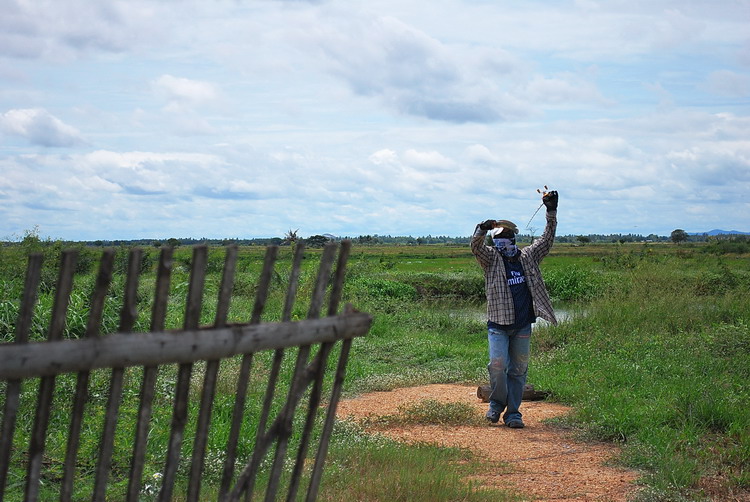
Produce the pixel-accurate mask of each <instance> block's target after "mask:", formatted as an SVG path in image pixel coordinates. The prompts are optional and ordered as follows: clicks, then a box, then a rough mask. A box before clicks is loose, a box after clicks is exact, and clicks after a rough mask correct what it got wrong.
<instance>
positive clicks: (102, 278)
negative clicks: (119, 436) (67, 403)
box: [60, 249, 115, 502]
mask: <svg viewBox="0 0 750 502" xmlns="http://www.w3.org/2000/svg"><path fill="white" fill-rule="evenodd" d="M114 258H115V252H114V250H112V249H106V250H104V251H103V252H102V257H101V259H100V260H99V272H98V273H97V276H96V283H95V285H94V291H93V293H92V294H91V307H90V310H89V317H88V319H87V322H86V332H85V333H84V336H85V337H86V338H92V337H95V336H99V330H100V327H101V321H102V313H103V311H104V302H105V300H106V298H107V292H108V290H109V284H110V282H111V281H112V271H113V269H114V262H115V260H114ZM88 385H89V372H88V371H82V372H80V373H78V376H77V377H76V392H75V397H74V398H73V406H72V410H71V413H70V429H69V431H68V444H67V447H66V450H65V463H64V467H63V480H62V486H61V488H60V501H61V502H67V501H69V500H71V497H72V496H73V480H74V479H75V466H76V460H77V458H78V447H79V442H80V436H81V425H82V423H83V414H84V409H85V405H86V400H87V398H88Z"/></svg>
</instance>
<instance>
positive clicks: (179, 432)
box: [0, 241, 372, 502]
mask: <svg viewBox="0 0 750 502" xmlns="http://www.w3.org/2000/svg"><path fill="white" fill-rule="evenodd" d="M337 250H338V251H339V252H338V259H337V260H336V255H337ZM349 250H350V243H349V242H348V241H344V242H343V243H341V245H340V246H339V245H337V244H336V243H329V244H328V245H326V247H325V248H324V249H323V250H322V253H321V259H320V264H319V268H318V272H317V278H316V280H315V283H314V286H313V289H312V293H311V298H310V303H309V309H308V312H307V318H306V319H304V320H300V321H291V316H292V312H293V305H294V304H295V300H296V296H297V291H298V284H299V282H300V280H299V278H300V270H301V264H302V260H303V257H304V255H303V253H304V247H303V245H301V244H298V245H297V246H296V249H295V253H294V257H293V262H292V266H291V272H290V275H289V277H288V285H287V287H286V289H287V290H286V296H285V301H284V306H283V312H282V314H281V320H280V322H263V323H261V314H262V313H263V311H264V307H265V305H266V302H267V299H268V295H269V290H270V286H271V283H272V278H273V274H274V273H275V272H274V266H275V263H276V259H277V255H278V248H276V247H274V246H271V247H268V248H267V249H266V254H265V258H264V263H263V268H262V272H261V274H260V276H259V279H258V284H257V290H256V295H255V303H254V306H253V310H252V314H251V315H250V320H249V322H248V323H243V324H229V323H228V322H227V316H228V312H229V307H230V300H231V297H232V289H233V284H234V277H235V268H236V264H237V256H238V249H237V247H236V246H229V247H227V248H226V254H225V258H224V266H223V271H222V279H221V284H220V286H219V288H218V302H217V308H216V316H215V321H214V323H213V325H212V326H209V327H205V326H204V327H201V326H199V319H200V314H201V308H202V304H203V297H204V289H205V279H206V265H207V257H208V250H207V248H206V247H205V246H196V247H194V248H193V250H192V260H191V265H190V279H189V285H188V289H187V298H186V304H185V305H186V307H185V314H184V325H183V329H181V330H171V331H167V330H165V318H166V313H167V308H168V302H169V301H170V298H169V297H170V293H169V291H170V279H171V276H172V265H173V250H172V249H171V248H163V249H162V250H161V253H160V257H159V263H158V269H157V271H156V280H155V294H154V301H153V309H152V312H151V322H150V331H148V332H144V333H133V332H132V331H133V328H134V326H135V323H136V321H137V318H138V317H137V316H138V312H137V310H136V306H137V304H138V298H137V296H138V284H139V275H140V264H141V258H142V253H143V251H142V250H141V249H132V250H131V251H130V254H129V262H128V270H127V275H126V279H125V291H124V294H123V299H122V308H121V310H120V321H119V328H118V329H117V332H116V333H112V334H107V335H106V336H102V334H100V329H101V328H100V326H101V322H102V321H101V320H102V313H103V310H104V306H105V302H106V301H107V295H108V291H109V289H110V286H111V282H112V278H113V268H114V261H115V260H114V258H115V253H114V251H113V250H105V251H104V252H103V253H102V256H101V260H100V262H99V271H98V275H97V277H96V282H95V285H94V287H93V292H92V294H91V297H90V303H89V305H90V306H89V309H88V318H87V322H86V329H85V334H84V335H83V336H82V337H80V338H77V339H65V337H64V333H65V326H66V314H67V311H68V306H69V301H70V295H71V290H72V284H73V277H74V271H75V263H76V258H77V253H76V251H64V252H63V253H62V257H61V265H60V268H59V276H58V280H57V288H56V290H55V298H54V304H53V307H52V312H51V320H50V324H49V328H48V336H47V340H46V341H40V342H31V341H29V333H30V330H31V327H32V326H31V325H32V322H33V319H34V308H35V304H36V303H37V300H38V289H39V282H40V275H41V270H42V259H41V256H39V255H32V256H30V257H29V262H28V268H27V271H26V280H25V285H24V291H23V297H22V299H21V304H20V310H19V315H18V322H17V324H16V332H15V340H14V342H13V343H5V344H0V388H1V387H3V386H4V388H5V394H4V403H3V415H2V430H1V431H0V500H4V499H5V500H27V501H35V500H39V499H40V497H41V498H43V499H44V498H46V497H48V496H49V495H40V485H41V484H42V483H48V484H49V483H50V481H49V480H50V478H51V477H53V478H55V476H51V475H50V474H49V472H52V471H54V472H55V473H57V474H56V478H55V479H54V483H53V484H54V486H55V490H57V487H58V486H59V496H56V498H59V500H62V501H69V500H73V499H74V498H78V497H80V489H79V490H78V492H74V488H78V487H77V486H76V485H75V483H76V482H77V478H76V475H77V472H76V471H77V469H80V459H79V447H80V442H81V438H82V433H81V432H82V431H81V429H82V423H83V422H84V418H85V416H86V412H87V403H88V402H89V398H90V396H89V394H90V390H89V386H90V377H91V375H92V372H93V371H94V370H97V369H101V368H110V369H111V370H109V371H110V372H111V373H110V374H111V376H110V380H109V386H108V397H107V398H106V413H105V415H104V417H103V418H102V419H101V423H102V426H101V434H100V435H99V438H98V442H99V446H98V459H97V460H96V462H95V473H92V474H91V476H92V477H93V478H94V481H93V486H92V488H90V494H89V495H87V497H86V498H87V499H90V500H94V501H104V500H114V498H113V497H123V498H125V500H128V501H133V502H135V501H138V500H143V497H144V493H143V490H144V486H146V485H147V484H148V482H149V481H151V480H149V479H145V480H144V479H143V478H144V477H146V476H144V472H143V471H144V459H145V457H146V455H147V446H148V445H149V436H150V435H153V430H154V428H158V427H164V426H166V424H159V423H154V422H153V420H152V404H153V402H154V398H155V395H157V396H158V394H159V391H157V389H156V382H157V377H158V374H159V370H160V367H164V365H172V367H173V368H174V365H177V370H176V381H174V382H172V383H171V387H170V392H172V390H171V389H173V393H174V395H173V399H172V398H170V399H171V403H172V404H171V406H173V411H172V419H171V424H170V426H169V427H170V430H169V441H168V447H167V451H166V452H163V454H164V457H163V458H164V463H163V469H162V470H161V473H160V474H161V476H160V479H159V485H160V486H159V488H158V490H157V491H156V493H154V494H152V495H151V499H153V500H160V501H170V500H173V499H178V500H189V501H197V500H206V487H205V486H204V487H203V488H204V489H203V492H202V490H201V481H202V478H203V474H204V466H205V462H206V447H207V440H208V437H209V433H210V428H211V421H212V410H213V405H214V400H215V394H216V387H217V383H218V382H220V381H221V379H220V378H219V368H220V362H221V361H222V360H225V359H227V358H232V357H233V356H237V358H239V359H241V363H240V365H239V371H238V373H237V375H236V376H233V377H232V378H236V397H235V400H234V403H233V405H232V408H233V409H232V410H231V415H232V418H231V427H230V430H229V433H228V439H227V441H226V448H225V449H224V451H223V452H222V454H223V468H222V470H221V477H220V483H217V484H219V487H218V489H217V488H216V487H215V486H214V487H212V488H211V490H209V491H210V492H211V494H212V495H211V498H216V499H218V500H232V501H234V500H239V499H240V498H243V500H250V499H251V498H252V496H253V495H258V494H261V493H263V488H264V487H263V486H260V481H258V474H259V472H260V471H261V467H262V466H265V467H264V469H266V472H268V475H267V476H265V475H264V479H265V478H266V477H267V479H268V481H267V483H266V485H265V500H266V501H272V500H278V499H280V498H285V499H286V500H301V499H304V500H314V499H315V498H316V496H317V493H318V489H319V486H320V480H321V475H322V472H323V465H324V462H325V457H326V454H327V450H328V442H329V438H330V436H331V432H332V428H333V423H334V419H335V412H336V406H337V403H338V400H339V397H340V394H341V390H342V385H343V380H344V373H345V369H346V365H347V360H348V356H349V351H350V346H351V342H352V338H353V337H356V336H363V335H365V334H366V333H367V331H368V330H369V327H370V324H371V321H372V319H371V317H370V316H369V315H367V314H364V313H359V312H355V311H353V309H351V308H348V307H347V308H346V309H345V312H344V313H343V314H338V307H339V302H340V298H341V293H342V289H343V284H344V273H345V267H346V262H347V258H348V255H349ZM334 262H336V264H335V267H334ZM334 268H335V270H334ZM327 292H328V302H327V305H328V308H327V316H325V317H321V316H320V314H321V310H322V309H323V308H324V305H325V303H326V302H325V297H326V294H327ZM337 344H338V345H340V349H339V350H337V351H335V352H334V350H333V349H334V348H335V346H336V345H337ZM290 348H295V349H294V350H293V351H288V350H287V349H290ZM285 350H287V352H290V353H293V352H296V360H295V363H294V370H293V372H292V373H291V374H292V376H291V378H290V380H289V381H284V382H283V383H284V389H285V392H283V393H282V392H280V391H279V390H278V389H279V388H281V387H282V385H281V378H280V375H281V374H283V373H282V372H281V367H282V359H283V357H284V353H285ZM259 351H272V352H271V353H272V354H273V355H272V364H271V366H270V370H269V371H268V372H267V374H265V378H266V379H267V383H265V386H266V390H265V394H264V398H263V403H262V407H260V408H259V409H260V410H261V411H260V412H259V414H258V416H257V417H255V416H254V417H253V419H254V420H255V422H254V430H252V432H251V434H253V435H254V446H253V449H252V452H251V454H246V455H245V458H238V444H239V442H240V440H241V439H246V438H243V437H242V434H243V433H242V432H241V431H242V430H243V425H242V424H243V421H245V420H247V417H246V416H245V415H246V414H247V413H248V412H247V410H246V396H247V392H248V384H249V380H250V375H251V369H252V363H253V356H254V354H256V353H258V352H259ZM332 352H334V353H336V352H337V353H338V354H339V358H338V363H337V365H336V369H335V375H333V378H332V381H331V379H330V378H329V379H327V380H326V382H327V383H325V384H324V374H325V369H326V366H327V362H328V359H329V355H330V354H331V353H332ZM269 357H270V354H269ZM237 358H235V359H237ZM201 361H205V363H201V369H202V370H203V381H202V390H201V391H200V405H199V406H198V407H197V408H196V407H194V409H198V410H199V412H198V415H197V417H196V416H193V417H192V420H193V421H192V422H191V424H193V423H194V424H195V425H194V429H193V428H192V427H193V426H191V428H190V429H189V430H187V432H188V434H192V433H193V431H194V437H193V438H192V449H191V451H192V454H191V458H190V460H189V466H188V467H187V468H186V463H187V459H185V458H181V457H182V456H183V455H182V454H181V451H184V450H185V449H184V448H182V446H183V440H184V439H185V437H184V436H185V435H186V424H187V423H188V422H189V417H188V412H189V401H190V388H191V378H192V377H193V376H194V375H193V366H194V364H195V363H196V362H201ZM133 366H135V367H141V368H142V369H138V368H135V369H131V370H129V371H131V372H132V371H136V372H137V373H138V374H139V376H141V378H142V383H141V388H140V396H139V398H138V399H139V400H140V403H139V407H138V414H137V421H136V426H135V430H134V431H131V432H130V434H131V436H130V437H132V454H131V455H130V467H129V475H128V477H127V491H126V495H124V496H123V495H116V496H113V495H112V494H111V493H108V489H110V490H111V486H112V479H111V478H112V477H113V474H112V473H113V469H112V467H113V466H112V461H113V448H114V445H115V436H116V428H117V424H118V411H119V409H120V405H121V403H122V401H123V399H124V397H123V386H124V384H123V380H124V378H123V376H124V374H125V368H127V367H133ZM141 372H142V373H141ZM64 373H70V374H73V375H75V376H76V384H75V391H74V392H70V393H71V394H72V395H70V396H69V398H68V400H67V403H66V404H65V407H66V408H68V409H69V410H70V411H69V425H67V437H66V441H67V446H66V448H65V456H64V460H62V459H60V460H58V461H57V463H58V465H51V462H52V461H51V460H50V459H49V458H48V457H47V456H46V455H45V441H46V440H47V439H48V434H49V431H48V424H49V420H50V413H51V411H52V407H53V405H54V404H55V403H58V402H59V401H56V400H53V394H54V393H55V383H56V377H57V380H60V378H59V375H62V374H64ZM222 378H224V377H222ZM3 384H4V385H3ZM277 384H278V385H277ZM26 386H28V387H26ZM324 388H329V389H330V394H328V395H327V396H324V395H323V394H324ZM36 389H38V390H36ZM28 392H36V394H35V395H34V396H32V399H33V400H34V401H35V402H36V408H35V413H34V417H33V424H30V423H29V424H23V423H22V424H21V425H23V426H26V427H30V432H29V434H28V437H29V439H28V443H24V444H16V443H18V441H14V438H17V437H18V436H19V434H17V428H18V426H19V424H18V422H19V402H20V400H21V399H20V398H21V397H23V398H25V399H28V397H27V396H28ZM58 393H59V391H58ZM0 397H3V396H2V394H0ZM159 397H163V396H159ZM279 399H281V401H280V402H281V403H283V404H282V405H279V404H278V403H279ZM274 402H275V403H276V406H272V403H274ZM305 405H306V414H305V416H304V419H301V418H300V419H297V420H294V417H295V411H296V410H297V409H298V408H304V407H305ZM324 407H325V410H326V414H325V416H324V417H319V418H321V419H322V425H321V426H319V427H318V428H317V429H315V430H314V425H315V423H316V416H317V413H318V411H319V409H320V410H322V409H324ZM222 411H223V412H224V413H229V410H228V409H227V410H222ZM274 413H275V415H274ZM23 420H25V419H24V418H23V417H22V418H21V421H22V422H23ZM28 420H29V421H30V420H31V419H30V417H29V418H28ZM317 423H318V424H320V423H321V420H318V421H317ZM245 427H246V426H245ZM64 429H65V428H64ZM244 430H245V431H247V429H246V428H245V429H244ZM293 433H295V434H296V436H295V437H296V438H299V439H297V440H295V442H294V448H296V453H295V452H289V451H288V450H289V449H290V444H291V443H290V438H291V437H292V434H293ZM245 434H246V432H245ZM274 446H275V448H274ZM274 450H275V451H274ZM272 452H273V453H272ZM19 458H20V459H22V460H21V461H22V462H25V464H26V465H25V466H24V469H23V470H22V471H21V472H25V478H24V479H23V480H22V481H21V482H18V480H15V482H14V483H13V485H12V486H10V484H9V483H8V473H9V467H11V465H10V463H11V462H12V461H15V462H18V461H19V460H18V459H19ZM13 459H16V460H13ZM285 464H287V466H288V465H293V467H292V469H291V473H290V472H289V470H288V468H287V470H286V474H285V481H284V483H281V482H280V479H281V478H282V472H283V470H284V466H285ZM14 467H18V465H15V464H14ZM178 468H179V473H181V479H185V477H186V478H187V482H186V483H185V482H183V483H175V481H176V479H177V476H178ZM186 469H187V471H186ZM15 472H18V469H16V471H15ZM120 476H122V474H120ZM120 482H121V483H122V482H123V481H122V480H120ZM204 484H205V483H204ZM185 485H187V486H185ZM303 485H306V488H305V486H303ZM89 486H91V485H89ZM178 489H181V490H184V493H181V494H179V495H177V494H176V493H175V492H176V491H177V490H178ZM45 490H47V491H45V492H44V493H46V494H48V493H49V489H48V487H45ZM122 491H124V490H122ZM283 491H285V492H286V495H285V496H284V495H283V494H281V493H280V492H283ZM74 493H78V495H75V496H74ZM120 493H122V492H120ZM216 494H218V495H216Z"/></svg>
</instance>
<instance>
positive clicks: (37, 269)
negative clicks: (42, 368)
mask: <svg viewBox="0 0 750 502" xmlns="http://www.w3.org/2000/svg"><path fill="white" fill-rule="evenodd" d="M41 274H42V255H41V254H38V253H35V254H32V255H30V256H29V260H28V265H27V267H26V279H25V281H24V287H23V296H22V298H21V306H20V308H19V312H18V321H17V322H16V337H15V343H17V344H25V343H26V342H27V341H28V339H29V330H30V329H31V320H32V318H33V317H34V306H35V305H36V300H37V292H38V290H39V279H40V278H41ZM20 394H21V380H11V381H9V382H8V386H7V387H6V389H5V405H4V407H3V425H2V430H1V432H0V500H3V495H4V493H5V483H6V481H7V476H8V467H9V461H10V450H11V446H12V444H13V432H14V431H15V430H16V416H17V413H18V405H19V396H20Z"/></svg>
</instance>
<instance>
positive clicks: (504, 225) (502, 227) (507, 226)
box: [490, 220, 518, 239]
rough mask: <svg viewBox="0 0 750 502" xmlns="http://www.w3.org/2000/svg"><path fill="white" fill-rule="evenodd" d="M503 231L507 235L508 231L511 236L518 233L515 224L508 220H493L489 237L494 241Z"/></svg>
mask: <svg viewBox="0 0 750 502" xmlns="http://www.w3.org/2000/svg"><path fill="white" fill-rule="evenodd" d="M503 231H505V232H506V233H508V231H510V232H512V233H513V236H515V235H516V234H517V233H518V226H516V224H515V223H513V222H512V221H509V220H495V228H493V229H492V230H490V235H491V236H492V238H493V239H494V238H495V237H497V236H499V235H500V234H501V233H503Z"/></svg>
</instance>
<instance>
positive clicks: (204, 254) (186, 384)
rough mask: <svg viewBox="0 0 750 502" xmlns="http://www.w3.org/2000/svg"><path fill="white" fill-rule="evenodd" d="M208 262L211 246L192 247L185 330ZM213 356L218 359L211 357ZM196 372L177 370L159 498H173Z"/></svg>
mask: <svg viewBox="0 0 750 502" xmlns="http://www.w3.org/2000/svg"><path fill="white" fill-rule="evenodd" d="M207 262H208V248H207V247H206V246H195V247H194V248H193V266H192V269H191V270H190V285H189V286H188V297H187V305H186V306H185V324H184V326H185V329H186V330H194V329H196V328H198V325H199V324H200V318H201V308H202V306H203V286H204V284H205V281H206V264H207ZM210 359H218V358H216V357H212V358H210ZM192 372H193V362H192V361H190V362H183V363H180V366H179V369H178V370H177V386H176V388H175V392H174V411H173V413H172V430H171V432H170V436H169V446H168V448H167V460H166V463H165V465H164V477H163V478H162V486H161V491H160V492H159V500H160V501H162V502H169V501H170V500H172V490H173V488H174V482H175V478H176V476H177V467H178V466H179V462H180V449H181V447H182V439H183V436H184V433H185V425H186V424H187V421H188V399H189V396H190V377H191V375H192Z"/></svg>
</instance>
